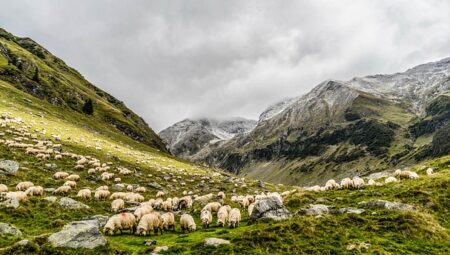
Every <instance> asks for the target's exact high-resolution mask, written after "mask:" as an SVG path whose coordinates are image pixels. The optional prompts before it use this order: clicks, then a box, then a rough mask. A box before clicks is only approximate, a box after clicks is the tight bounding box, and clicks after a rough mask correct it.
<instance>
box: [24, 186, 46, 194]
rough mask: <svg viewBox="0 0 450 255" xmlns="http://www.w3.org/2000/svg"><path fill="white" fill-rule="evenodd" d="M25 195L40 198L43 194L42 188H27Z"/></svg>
mask: <svg viewBox="0 0 450 255" xmlns="http://www.w3.org/2000/svg"><path fill="white" fill-rule="evenodd" d="M25 193H26V194H27V195H28V196H42V195H43V194H44V188H42V186H32V187H29V188H28V189H27V190H26V191H25Z"/></svg>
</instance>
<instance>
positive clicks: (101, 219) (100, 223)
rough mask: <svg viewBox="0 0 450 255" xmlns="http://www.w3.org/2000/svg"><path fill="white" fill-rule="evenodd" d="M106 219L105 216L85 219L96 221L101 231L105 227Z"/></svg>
mask: <svg viewBox="0 0 450 255" xmlns="http://www.w3.org/2000/svg"><path fill="white" fill-rule="evenodd" d="M108 219H109V217H108V216H106V215H94V216H91V217H89V218H87V219H86V220H96V221H97V224H98V227H99V228H100V229H102V228H103V227H104V226H105V225H106V222H108Z"/></svg>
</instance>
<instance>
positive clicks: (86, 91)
mask: <svg viewBox="0 0 450 255" xmlns="http://www.w3.org/2000/svg"><path fill="white" fill-rule="evenodd" d="M0 80H3V81H5V82H7V83H9V84H11V85H13V86H14V87H16V88H18V89H20V90H22V91H25V92H27V93H29V94H31V95H33V96H34V97H36V98H39V99H41V100H45V101H47V102H50V103H51V104H53V105H55V106H58V107H60V108H61V109H64V110H68V109H70V110H72V111H74V112H77V113H79V114H80V115H87V116H88V117H89V118H91V119H92V121H93V122H103V123H107V124H108V125H109V126H110V128H111V127H114V128H115V129H117V130H119V131H121V132H122V133H124V134H126V135H127V136H129V137H131V138H133V139H134V140H136V141H139V142H142V143H145V144H148V145H150V146H152V147H154V148H157V149H159V150H162V151H165V150H166V149H165V146H164V145H163V143H162V142H161V140H160V138H159V137H158V136H157V135H156V134H155V133H154V132H153V130H151V129H150V128H149V127H148V125H147V123H145V121H144V120H143V119H142V118H141V117H139V116H137V115H136V114H135V113H133V112H132V111H131V110H130V109H128V108H127V107H126V106H125V105H124V104H123V102H121V101H119V100H117V99H116V98H114V97H113V96H111V95H109V94H108V93H106V92H105V91H102V90H100V89H99V88H97V87H95V86H94V85H92V84H91V83H89V82H88V81H87V80H86V79H84V77H83V76H82V75H81V74H80V73H78V72H77V71H76V70H75V69H73V68H71V67H69V66H67V65H66V64H65V63H64V62H63V61H62V60H61V59H59V58H57V57H55V56H53V55H52V54H51V53H50V52H49V51H47V50H46V49H45V48H43V47H42V46H40V45H39V44H37V43H36V42H34V41H33V40H31V39H29V38H20V37H16V36H14V35H12V34H10V33H8V32H6V31H5V30H3V29H1V28H0ZM89 100H92V102H93V109H94V112H93V114H92V115H89V114H85V112H86V111H83V106H84V105H85V103H86V102H87V101H89Z"/></svg>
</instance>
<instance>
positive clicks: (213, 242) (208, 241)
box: [205, 237, 230, 247]
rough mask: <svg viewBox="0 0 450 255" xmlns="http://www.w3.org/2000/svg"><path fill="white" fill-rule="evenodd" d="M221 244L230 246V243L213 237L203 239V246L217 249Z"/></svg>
mask: <svg viewBox="0 0 450 255" xmlns="http://www.w3.org/2000/svg"><path fill="white" fill-rule="evenodd" d="M222 244H230V241H228V240H225V239H220V238H215V237H210V238H206V239H205V246H214V247H217V246H219V245H222Z"/></svg>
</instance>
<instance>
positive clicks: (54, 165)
mask: <svg viewBox="0 0 450 255" xmlns="http://www.w3.org/2000/svg"><path fill="white" fill-rule="evenodd" d="M45 167H46V168H47V169H48V170H51V171H55V170H56V169H58V166H57V165H56V164H55V163H49V164H45Z"/></svg>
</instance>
